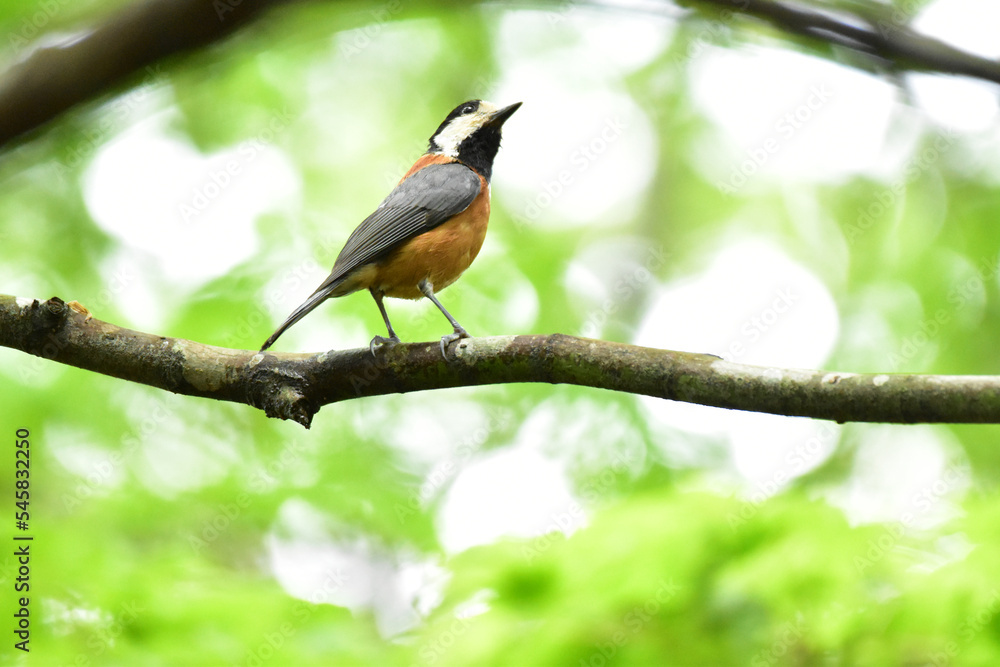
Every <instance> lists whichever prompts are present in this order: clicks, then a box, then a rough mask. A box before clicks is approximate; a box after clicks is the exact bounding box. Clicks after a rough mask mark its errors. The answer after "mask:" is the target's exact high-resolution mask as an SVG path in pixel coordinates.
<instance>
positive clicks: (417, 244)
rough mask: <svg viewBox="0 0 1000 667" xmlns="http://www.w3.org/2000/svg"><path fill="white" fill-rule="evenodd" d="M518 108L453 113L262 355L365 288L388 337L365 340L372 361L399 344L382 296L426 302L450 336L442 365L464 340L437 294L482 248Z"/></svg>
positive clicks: (465, 106) (467, 107) (471, 104)
mask: <svg viewBox="0 0 1000 667" xmlns="http://www.w3.org/2000/svg"><path fill="white" fill-rule="evenodd" d="M520 106H521V102H516V103H514V104H511V105H509V106H505V107H502V108H501V107H497V106H496V105H494V104H492V103H490V102H487V101H485V100H469V101H468V102H463V103H462V104H460V105H458V106H457V107H455V108H454V109H453V110H452V111H451V113H449V114H448V115H447V117H446V118H445V119H444V121H443V122H442V123H441V125H439V126H438V128H437V130H436V131H435V132H434V134H433V135H431V138H430V142H429V144H428V147H427V152H426V153H424V154H423V155H422V156H420V157H419V158H418V159H417V161H416V162H415V163H414V164H413V166H412V167H410V169H409V171H407V172H406V174H405V175H404V176H403V178H402V179H401V180H400V181H399V183H398V184H397V185H396V187H395V188H394V189H393V190H392V192H390V193H389V196H387V197H386V198H385V199H384V200H383V201H382V203H381V204H379V205H378V208H376V209H375V212H374V213H372V214H371V215H369V216H368V217H367V218H365V219H364V220H363V221H362V222H361V224H360V225H358V227H357V229H355V230H354V231H353V232H352V233H351V235H350V236H349V237H348V239H347V241H346V243H344V248H343V249H342V250H341V251H340V254H339V255H338V256H337V259H336V261H334V264H333V269H332V270H331V271H330V275H329V276H328V277H327V279H326V280H324V281H323V283H322V284H321V285H320V286H319V287H318V288H316V291H315V292H313V293H312V295H311V296H310V297H309V298H308V299H306V300H305V302H303V303H302V305H300V306H299V307H298V308H296V309H295V310H294V311H292V314H291V315H289V316H288V318H287V319H286V320H285V321H284V322H282V324H281V326H279V327H278V328H277V330H275V332H274V333H273V334H271V337H270V338H268V339H267V341H266V342H265V343H264V345H263V346H262V347H261V348H260V350H261V352H263V351H265V350H267V349H268V348H269V347H271V345H273V344H274V342H275V341H276V340H277V339H278V337H279V336H281V334H283V333H284V332H285V331H286V330H287V329H288V328H289V327H290V326H292V325H293V324H295V323H296V322H298V321H299V320H301V319H302V318H303V317H305V316H306V315H308V314H309V313H310V312H311V311H312V310H313V309H314V308H316V307H317V306H318V305H319V304H321V303H322V302H323V301H325V300H326V299H329V298H336V297H341V296H345V295H347V294H351V293H353V292H357V291H360V290H363V289H367V290H368V291H369V292H370V293H371V295H372V297H373V298H374V299H375V305H377V306H378V309H379V312H380V313H381V314H382V320H383V321H384V322H385V327H386V329H387V330H388V333H389V335H388V337H384V336H378V335H376V336H375V337H374V338H372V340H371V343H370V344H369V350H370V351H371V353H372V355H373V356H374V355H375V350H376V347H377V346H382V345H386V346H392V345H395V344H396V343H399V336H397V335H396V332H395V331H394V330H393V328H392V324H391V323H390V322H389V315H388V314H387V313H386V310H385V305H384V304H383V303H382V300H383V298H384V297H387V296H389V297H394V298H400V299H420V298H421V297H426V298H427V299H429V300H430V301H431V302H432V303H433V304H434V305H435V306H437V308H438V310H440V311H441V313H442V314H444V316H445V317H446V318H448V322H449V323H450V324H451V326H452V329H453V331H452V333H450V334H448V335H446V336H443V337H442V338H441V354H442V355H443V356H444V357H445V359H447V358H448V353H447V349H448V345H450V344H451V343H452V342H454V341H456V340H459V339H461V338H468V337H469V334H468V332H466V330H465V328H464V327H462V325H461V324H459V323H458V321H457V320H456V319H455V318H454V317H452V315H451V313H449V312H448V310H447V309H446V308H445V307H444V306H443V305H441V302H440V301H439V300H438V298H437V296H436V295H437V293H438V292H440V291H441V290H443V289H444V288H445V287H447V286H448V285H450V284H452V283H453V282H455V281H456V280H457V279H458V277H459V276H461V275H462V273H463V272H464V271H465V270H466V269H468V268H469V266H470V265H471V264H472V261H473V260H474V259H475V258H476V255H478V254H479V250H480V248H482V245H483V241H484V239H485V238H486V227H487V224H488V223H489V218H490V178H491V177H492V175H493V160H494V159H495V158H496V155H497V152H498V151H499V150H500V135H501V128H502V126H503V124H504V123H505V122H506V121H507V119H508V118H510V117H511V116H512V115H513V114H514V112H515V111H517V110H518V108H520Z"/></svg>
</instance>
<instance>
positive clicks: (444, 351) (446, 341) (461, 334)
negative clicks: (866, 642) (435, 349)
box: [441, 327, 471, 361]
mask: <svg viewBox="0 0 1000 667" xmlns="http://www.w3.org/2000/svg"><path fill="white" fill-rule="evenodd" d="M462 338H471V336H469V332H468V331H466V330H465V329H463V328H461V327H459V328H457V329H455V333H450V334H448V335H447V336H441V356H442V357H444V359H445V361H447V360H448V346H449V345H451V344H452V343H454V342H455V341H456V340H460V339H462Z"/></svg>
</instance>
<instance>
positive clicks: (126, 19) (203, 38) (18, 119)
mask: <svg viewBox="0 0 1000 667" xmlns="http://www.w3.org/2000/svg"><path fill="white" fill-rule="evenodd" d="M282 1H284V0H145V1H144V2H137V3H135V4H133V5H130V6H127V7H125V8H124V9H123V10H121V11H120V12H118V13H117V14H115V15H113V16H111V17H109V18H108V19H106V20H105V21H103V22H101V23H99V24H98V25H96V26H95V27H93V28H91V29H89V30H87V31H86V33H85V34H84V35H83V36H82V37H80V38H79V39H76V40H74V41H73V42H72V43H70V44H58V45H53V46H44V47H41V48H38V49H36V50H35V51H33V52H31V53H30V54H28V55H27V56H26V57H25V56H22V58H23V59H22V60H20V61H19V62H16V63H15V64H14V65H13V66H12V67H11V68H10V69H8V70H7V71H5V72H3V74H2V76H0V146H3V145H4V144H6V143H7V142H9V141H10V140H12V139H14V138H15V137H17V136H19V135H21V134H23V133H25V132H28V131H29V130H33V129H35V128H37V127H39V126H41V125H42V124H44V123H46V122H48V121H50V120H52V119H53V118H55V117H56V116H58V115H59V114H61V113H62V112H64V111H66V110H67V109H69V108H71V107H73V106H75V105H77V104H79V103H81V102H85V101H87V100H91V99H94V98H96V97H98V96H100V95H102V94H103V93H105V92H107V90H108V89H110V88H111V87H113V86H114V85H116V84H118V83H119V82H121V81H122V80H124V79H125V78H127V77H128V76H130V75H132V74H135V73H136V72H140V71H142V70H143V68H145V67H148V66H150V65H152V64H153V63H155V62H157V61H158V60H161V59H163V58H165V57H167V56H170V55H173V54H175V53H181V52H185V51H190V50H193V49H196V48H199V47H202V46H205V45H206V44H210V43H212V42H214V41H217V40H220V39H222V38H223V37H226V36H228V35H229V34H231V33H232V32H234V31H235V30H236V29H237V28H239V27H241V26H242V25H244V24H246V23H247V22H248V21H250V20H251V19H253V18H254V17H255V16H257V14H259V13H260V12H261V10H263V9H266V8H267V7H269V6H271V5H275V4H278V2H282Z"/></svg>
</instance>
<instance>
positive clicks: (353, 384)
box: [0, 295, 1000, 428]
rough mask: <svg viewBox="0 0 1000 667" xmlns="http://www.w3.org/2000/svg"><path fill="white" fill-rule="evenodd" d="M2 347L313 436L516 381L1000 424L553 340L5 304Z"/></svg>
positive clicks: (905, 389) (898, 386)
mask: <svg viewBox="0 0 1000 667" xmlns="http://www.w3.org/2000/svg"><path fill="white" fill-rule="evenodd" d="M0 346H4V347H10V348H14V349H17V350H21V351H23V352H27V353H28V354H33V355H36V356H39V357H43V358H46V359H50V360H52V361H55V362H58V363H63V364H68V365H71V366H76V367H78V368H83V369H86V370H90V371H94V372H97V373H102V374H104V375H110V376H113V377H117V378H121V379H124V380H131V381H133V382H140V383H142V384H146V385H149V386H152V387H158V388H160V389H166V390H168V391H172V392H174V393H176V394H183V395H187V396H201V397H204V398H213V399H216V400H220V401H233V402H236V403H245V404H246V405H250V406H253V407H256V408H260V409H261V410H263V411H264V412H265V413H266V414H267V415H268V416H269V417H277V418H280V419H292V420H294V421H296V422H298V423H300V424H302V425H303V426H305V427H307V428H308V427H309V425H310V423H311V422H312V419H313V416H314V415H315V414H316V413H317V412H318V411H319V409H320V408H321V407H322V406H324V405H327V404H329V403H336V402H338V401H345V400H350V399H353V398H361V397H365V396H380V395H383V394H391V393H408V392H414V391H426V390H429V389H445V388H450V387H466V386H475V385H487V384H506V383H515V382H545V383H550V384H575V385H580V386H584V387H593V388H597V389H610V390H613V391H623V392H628V393H632V394H641V395H645V396H654V397H657V398H664V399H669V400H676V401H685V402H688V403H699V404H702V405H708V406H714V407H718V408H731V409H737V410H749V411H753V412H766V413H771V414H778V415H787V416H797V417H812V418H815V419H830V420H835V421H838V422H848V421H858V422H889V423H898V424H910V423H918V422H924V423H1000V377H998V376H951V375H890V374H853V373H830V372H826V371H812V370H794V369H782V368H764V367H760V366H749V365H746V364H736V363H731V362H728V361H725V360H723V359H720V358H718V357H715V356H712V355H708V354H697V353H691V352H674V351H670V350H657V349H652V348H647V347H638V346H635V345H626V344H623V343H613V342H608V341H601V340H590V339H586V338H577V337H575V336H565V335H562V334H553V335H547V336H545V335H525V336H494V337H490V338H470V339H465V340H461V341H458V342H457V343H453V344H452V345H451V347H450V348H449V356H448V359H447V360H445V359H444V358H442V356H441V350H440V347H439V344H438V341H434V342H430V343H409V344H400V345H397V346H395V347H394V348H391V349H385V350H380V351H379V352H378V354H377V355H375V356H374V357H373V356H372V354H371V353H370V352H369V350H368V348H363V349H356V350H342V351H329V352H321V353H317V354H287V353H271V352H267V353H261V352H256V351H249V350H231V349H227V348H221V347H214V346H212V345H204V344H202V343H196V342H194V341H189V340H183V339H180V338H167V337H164V336H157V335H154V334H148V333H142V332H139V331H133V330H131V329H125V328H122V327H119V326H116V325H114V324H110V323H108V322H102V321H100V320H97V319H94V318H92V317H91V316H90V313H88V312H87V310H86V308H84V307H83V306H81V305H80V304H78V303H76V302H70V303H65V302H63V301H62V300H61V299H59V298H55V297H53V298H52V299H49V300H48V301H44V302H43V301H38V300H35V299H24V298H16V297H13V296H6V295H0Z"/></svg>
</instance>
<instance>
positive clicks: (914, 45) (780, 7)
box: [685, 0, 1000, 83]
mask: <svg viewBox="0 0 1000 667" xmlns="http://www.w3.org/2000/svg"><path fill="white" fill-rule="evenodd" d="M685 4H700V5H711V6H716V7H721V8H723V10H724V11H729V12H731V13H732V15H733V16H736V15H739V14H746V15H749V16H753V17H755V18H757V19H760V20H763V21H766V22H767V23H770V24H771V25H773V26H775V27H776V28H778V29H780V30H783V31H784V32H788V33H792V34H797V35H802V36H804V37H808V38H810V39H813V40H816V41H819V42H823V43H828V44H835V45H839V46H844V47H847V48H850V49H852V50H854V51H857V52H860V53H862V54H866V55H869V56H872V55H873V56H877V57H879V58H880V59H882V60H884V61H886V62H888V63H891V64H892V65H893V66H894V67H896V68H897V69H900V70H906V69H913V70H921V71H926V72H938V73H941V74H958V75H962V76H969V77H973V78H977V79H983V80H985V81H991V82H993V83H1000V63H998V62H997V61H994V60H988V59H986V58H982V57H980V56H977V55H973V54H971V53H967V52H965V51H962V50H960V49H956V48H955V47H953V46H951V45H949V44H946V43H945V42H942V41H941V40H938V39H934V38H933V37H927V36H925V35H921V34H920V33H918V32H915V31H914V30H912V29H911V28H910V27H909V26H908V25H907V24H906V22H905V21H904V20H902V18H905V14H904V13H902V10H900V9H896V8H893V7H886V6H884V5H875V4H871V5H870V6H866V5H865V4H864V3H858V4H857V7H858V11H857V12H856V13H854V14H850V13H847V12H844V11H838V10H836V8H833V7H831V8H830V11H829V12H822V11H814V10H807V9H802V8H799V7H795V6H793V5H791V4H788V3H782V2H774V1H773V0H686V1H685ZM727 16H729V15H728V14H727Z"/></svg>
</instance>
